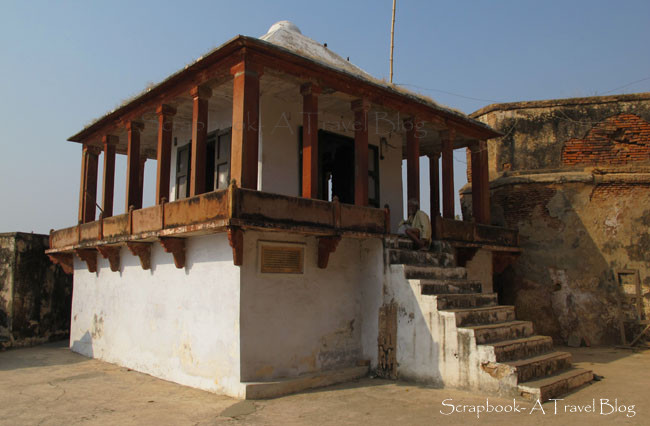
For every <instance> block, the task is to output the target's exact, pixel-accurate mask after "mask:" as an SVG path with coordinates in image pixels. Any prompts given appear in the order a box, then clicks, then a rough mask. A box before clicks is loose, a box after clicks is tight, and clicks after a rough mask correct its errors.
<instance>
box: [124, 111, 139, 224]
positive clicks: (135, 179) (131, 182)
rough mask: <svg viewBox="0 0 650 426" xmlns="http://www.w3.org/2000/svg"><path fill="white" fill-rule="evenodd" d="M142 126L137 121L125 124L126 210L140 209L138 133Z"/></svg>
mask: <svg viewBox="0 0 650 426" xmlns="http://www.w3.org/2000/svg"><path fill="white" fill-rule="evenodd" d="M143 128H144V124H142V123H141V122H138V121H129V122H128V123H127V124H126V132H127V137H128V142H127V148H126V155H127V159H126V209H125V211H127V212H128V211H129V206H133V208H135V209H140V208H142V193H141V192H140V132H141V131H142V129H143Z"/></svg>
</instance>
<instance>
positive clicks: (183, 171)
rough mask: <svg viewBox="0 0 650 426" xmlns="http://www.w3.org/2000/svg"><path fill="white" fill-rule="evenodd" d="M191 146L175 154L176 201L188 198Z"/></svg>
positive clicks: (188, 145)
mask: <svg viewBox="0 0 650 426" xmlns="http://www.w3.org/2000/svg"><path fill="white" fill-rule="evenodd" d="M191 159H192V144H191V143H188V144H187V145H185V146H182V147H180V148H178V151H177V152H176V199H177V200H180V199H181V198H187V197H189V196H190V167H191Z"/></svg>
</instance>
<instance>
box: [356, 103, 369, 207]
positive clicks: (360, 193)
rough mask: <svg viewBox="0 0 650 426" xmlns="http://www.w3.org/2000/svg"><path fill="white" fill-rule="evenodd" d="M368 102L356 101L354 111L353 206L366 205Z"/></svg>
mask: <svg viewBox="0 0 650 426" xmlns="http://www.w3.org/2000/svg"><path fill="white" fill-rule="evenodd" d="M369 109H370V102H368V101H367V100H365V99H357V100H355V101H353V102H352V111H354V204H355V205H357V206H367V205H368V110H369Z"/></svg>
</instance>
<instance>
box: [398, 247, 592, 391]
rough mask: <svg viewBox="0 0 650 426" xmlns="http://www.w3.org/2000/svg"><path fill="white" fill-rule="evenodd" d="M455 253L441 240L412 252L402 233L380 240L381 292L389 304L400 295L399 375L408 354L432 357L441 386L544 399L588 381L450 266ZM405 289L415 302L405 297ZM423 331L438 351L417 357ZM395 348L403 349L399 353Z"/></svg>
mask: <svg viewBox="0 0 650 426" xmlns="http://www.w3.org/2000/svg"><path fill="white" fill-rule="evenodd" d="M453 253H454V251H453V248H452V247H451V246H449V244H448V243H445V242H442V241H434V242H432V246H431V249H430V251H416V250H414V249H413V246H412V243H411V242H410V241H409V240H406V239H403V238H395V237H393V238H390V237H389V238H387V239H386V241H385V256H386V261H387V262H386V263H387V264H388V265H389V266H390V268H391V276H392V282H391V281H390V280H389V282H390V284H389V287H394V289H393V290H392V291H391V290H390V289H389V291H387V295H388V296H389V297H391V298H392V303H397V304H398V305H399V304H400V300H402V301H403V302H402V304H403V305H404V306H403V308H402V309H401V311H402V312H403V314H404V315H405V316H408V318H406V317H405V318H404V319H399V318H398V329H397V334H398V336H397V340H398V342H400V341H401V342H402V344H401V345H399V344H398V347H397V352H396V355H397V361H398V366H399V367H398V376H399V372H400V367H401V366H402V364H404V368H405V371H408V370H409V365H408V364H409V362H411V360H412V359H413V360H415V359H418V358H419V359H420V362H422V360H423V359H424V360H427V359H431V360H435V361H436V362H435V363H437V364H438V366H431V368H433V369H435V368H437V369H438V370H439V381H440V382H441V383H439V384H442V385H444V386H452V387H461V388H469V389H475V390H480V391H483V392H496V393H498V394H500V395H504V396H518V397H523V398H525V399H528V400H537V399H540V400H542V401H546V400H548V399H550V398H555V397H558V396H560V395H563V394H565V393H567V392H569V391H571V390H572V389H575V388H577V387H579V386H582V385H584V384H586V383H588V382H590V381H591V380H592V379H593V374H592V372H591V371H588V370H583V369H579V368H574V367H572V365H571V354H570V353H568V352H561V351H556V350H555V349H554V348H553V340H552V339H551V337H548V336H539V335H535V333H534V330H533V324H532V323H531V322H530V321H518V320H517V318H516V315H515V309H514V306H504V305H499V304H498V301H497V295H496V294H495V293H483V292H482V285H481V283H480V282H478V281H471V280H468V279H467V271H466V269H465V268H462V267H457V266H455V257H454V254H453ZM400 286H401V290H400V289H399V288H400ZM406 286H408V287H410V289H411V290H412V293H414V296H412V297H415V299H416V301H415V303H414V302H413V301H410V302H409V301H407V300H405V297H406V296H404V295H405V294H406V293H407V291H404V290H408V289H407V287H406ZM409 306H411V308H409ZM409 310H411V311H414V312H408V311H409ZM417 317H419V318H420V319H419V320H417ZM408 319H411V321H410V322H409V321H408ZM400 326H401V327H400ZM400 329H401V330H400ZM423 330H425V331H426V332H427V333H428V334H429V335H430V336H431V338H432V339H433V340H434V341H435V340H439V342H437V343H438V344H437V345H435V344H433V345H432V344H429V345H428V346H426V348H428V349H427V350H429V351H434V350H436V348H437V351H438V353H437V355H436V354H432V355H424V356H423V355H422V352H424V351H425V350H424V349H425V347H424V346H423V343H422V342H420V340H422V339H426V338H427V337H428V336H423V334H427V333H423V332H422V331H423ZM400 331H402V334H405V336H400ZM410 335H412V336H413V337H412V338H411V337H410ZM405 339H406V340H405ZM408 339H412V340H413V342H410V341H408ZM409 345H412V348H413V349H412V348H411V346H409ZM418 345H419V348H418ZM400 350H402V351H404V352H406V353H405V354H403V356H402V357H400ZM411 351H412V352H413V354H411V353H410V352H411ZM400 358H402V360H403V362H400ZM433 363H434V362H432V364H433ZM411 371H414V370H413V369H411ZM427 374H429V373H427ZM430 374H431V380H433V381H438V380H436V378H435V374H434V373H430ZM410 376H411V377H410V378H415V379H416V380H417V379H418V377H413V374H411V375H410Z"/></svg>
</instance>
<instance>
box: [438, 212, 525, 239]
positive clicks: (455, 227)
mask: <svg viewBox="0 0 650 426" xmlns="http://www.w3.org/2000/svg"><path fill="white" fill-rule="evenodd" d="M433 238H434V239H437V240H447V241H458V242H465V243H476V244H483V245H495V246H508V247H517V246H519V232H518V231H517V230H516V229H509V228H502V227H500V226H490V225H481V224H477V223H475V222H464V221H460V220H452V219H445V218H443V217H440V216H437V217H435V218H434V219H433Z"/></svg>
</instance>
